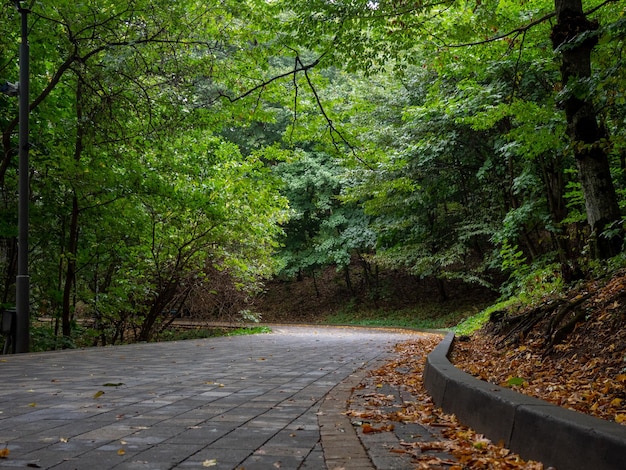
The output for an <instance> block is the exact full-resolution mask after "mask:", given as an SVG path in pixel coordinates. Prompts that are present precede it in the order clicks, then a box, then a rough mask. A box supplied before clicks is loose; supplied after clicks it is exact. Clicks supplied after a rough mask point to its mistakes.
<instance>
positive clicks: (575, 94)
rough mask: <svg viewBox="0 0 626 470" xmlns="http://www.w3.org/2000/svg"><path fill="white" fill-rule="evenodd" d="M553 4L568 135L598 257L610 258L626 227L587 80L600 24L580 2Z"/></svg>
mask: <svg viewBox="0 0 626 470" xmlns="http://www.w3.org/2000/svg"><path fill="white" fill-rule="evenodd" d="M554 4H555V10H556V19H557V22H556V24H555V25H554V27H553V29H552V44H553V46H554V49H555V50H557V51H559V52H560V56H561V76H562V82H563V87H564V90H563V92H562V95H563V99H562V105H563V108H564V109H565V115H566V117H567V124H568V134H569V136H570V138H571V141H572V146H573V148H574V155H575V157H576V163H577V166H578V174H579V177H580V182H581V185H582V190H583V194H584V196H585V206H586V212H587V220H588V222H589V225H590V227H591V230H592V232H593V234H594V236H595V240H596V247H597V256H598V257H600V258H609V257H611V256H615V255H616V254H618V253H619V252H620V251H621V250H622V244H623V241H624V229H623V224H622V220H621V213H620V209H619V205H618V201H617V195H616V192H615V187H614V185H613V180H612V177H611V170H610V165H609V159H608V152H609V146H610V143H609V136H608V134H607V129H606V128H605V127H604V126H603V125H602V124H601V123H599V122H598V116H597V112H596V110H595V106H594V103H593V102H592V99H591V97H590V96H589V92H588V90H585V83H584V82H585V80H588V79H589V78H590V77H591V62H592V61H591V52H592V50H593V48H594V47H595V46H596V44H597V42H598V36H597V30H598V23H597V22H594V21H591V20H589V19H588V18H587V15H586V14H585V12H584V11H583V5H582V0H555V2H554Z"/></svg>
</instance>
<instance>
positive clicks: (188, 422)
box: [0, 326, 411, 470]
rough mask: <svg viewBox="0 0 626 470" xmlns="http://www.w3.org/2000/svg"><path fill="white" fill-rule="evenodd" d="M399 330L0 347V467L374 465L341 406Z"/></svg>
mask: <svg viewBox="0 0 626 470" xmlns="http://www.w3.org/2000/svg"><path fill="white" fill-rule="evenodd" d="M410 337H411V335H410V334H408V333H402V332H395V331H390V330H366V329H357V328H326V327H291V326H290V327H277V328H274V333H272V334H265V335H253V336H239V337H230V338H216V339H207V340H190V341H183V342H175V343H174V342H172V343H155V344H136V345H129V346H118V347H110V348H99V349H87V350H72V351H62V352H53V353H39V354H21V355H14V356H0V450H1V449H2V448H5V447H6V448H7V449H8V451H9V454H8V455H7V456H6V458H3V459H1V460H0V467H2V468H12V467H17V468H20V467H22V468H23V467H26V468H45V469H55V470H68V469H69V470H74V469H78V470H84V469H85V470H100V469H129V470H130V469H150V470H159V469H173V468H176V469H187V468H216V469H238V468H245V469H246V470H253V469H264V470H267V469H273V468H283V469H320V470H321V469H327V468H328V469H335V468H345V469H349V468H354V469H367V468H374V467H373V466H372V464H371V460H370V459H369V457H368V456H367V454H366V453H365V452H364V450H363V447H362V446H361V445H360V443H359V440H358V438H357V437H356V433H355V432H354V429H352V426H351V425H350V423H349V421H348V420H347V418H346V417H345V416H343V415H342V414H341V413H342V412H343V411H345V409H346V401H347V400H348V398H349V397H350V394H351V391H352V387H353V386H355V385H356V384H357V383H358V382H359V381H360V380H361V379H362V378H363V377H364V376H365V373H364V371H365V370H366V369H369V368H372V367H374V366H375V365H376V363H377V362H379V361H381V360H383V359H384V358H385V357H388V355H389V354H390V353H391V347H392V346H393V345H394V344H396V343H398V342H400V341H403V340H407V339H409V338H410ZM338 384H339V386H338Z"/></svg>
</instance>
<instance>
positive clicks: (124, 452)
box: [117, 449, 126, 455]
mask: <svg viewBox="0 0 626 470" xmlns="http://www.w3.org/2000/svg"><path fill="white" fill-rule="evenodd" d="M125 454H126V451H125V450H124V449H120V450H118V451H117V455H125Z"/></svg>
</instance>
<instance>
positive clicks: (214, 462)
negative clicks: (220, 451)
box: [202, 459, 217, 467]
mask: <svg viewBox="0 0 626 470" xmlns="http://www.w3.org/2000/svg"><path fill="white" fill-rule="evenodd" d="M202 466H203V467H215V466H217V460H216V459H211V460H205V461H204V462H202Z"/></svg>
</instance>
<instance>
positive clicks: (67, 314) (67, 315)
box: [61, 193, 79, 338]
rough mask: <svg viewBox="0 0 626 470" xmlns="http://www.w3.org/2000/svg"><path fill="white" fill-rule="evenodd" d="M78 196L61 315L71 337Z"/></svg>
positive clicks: (65, 333)
mask: <svg viewBox="0 0 626 470" xmlns="http://www.w3.org/2000/svg"><path fill="white" fill-rule="evenodd" d="M78 213H79V209H78V197H77V196H76V194H75V193H74V195H73V196H72V215H71V221H70V233H69V235H68V238H69V242H68V248H67V256H66V257H67V267H66V270H65V285H64V286H63V311H62V315H61V319H62V322H61V323H62V330H63V336H65V337H67V338H69V337H70V336H71V335H72V329H71V311H72V290H73V287H74V282H75V281H76V254H77V252H78Z"/></svg>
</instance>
